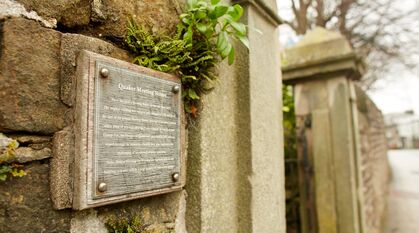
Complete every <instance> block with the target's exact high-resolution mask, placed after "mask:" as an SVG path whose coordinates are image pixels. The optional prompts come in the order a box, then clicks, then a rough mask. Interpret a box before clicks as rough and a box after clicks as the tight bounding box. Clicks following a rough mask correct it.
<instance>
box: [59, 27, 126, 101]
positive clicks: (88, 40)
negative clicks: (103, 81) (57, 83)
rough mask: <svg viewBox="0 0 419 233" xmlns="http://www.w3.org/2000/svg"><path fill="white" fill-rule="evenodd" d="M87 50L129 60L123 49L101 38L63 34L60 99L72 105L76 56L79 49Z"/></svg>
mask: <svg viewBox="0 0 419 233" xmlns="http://www.w3.org/2000/svg"><path fill="white" fill-rule="evenodd" d="M83 49H85V50H89V51H92V52H95V53H99V54H103V55H106V56H110V57H113V58H117V59H121V60H125V61H131V60H132V58H131V57H130V55H129V54H128V52H126V51H125V50H122V49H119V48H117V47H115V46H113V45H112V44H110V43H108V42H105V41H103V40H100V39H97V38H93V37H88V36H83V35H79V34H70V33H67V34H63V35H62V40H61V51H60V54H61V64H62V68H61V93H60V95H61V100H62V101H63V102H64V103H65V104H67V105H68V106H73V104H74V100H75V72H76V57H77V55H78V53H79V52H80V51H81V50H83Z"/></svg>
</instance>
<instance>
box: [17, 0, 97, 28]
mask: <svg viewBox="0 0 419 233" xmlns="http://www.w3.org/2000/svg"><path fill="white" fill-rule="evenodd" d="M17 1H18V2H20V3H21V4H23V5H24V6H25V8H26V9H27V10H29V11H35V12H37V13H38V14H39V15H41V16H42V17H46V18H54V19H56V21H58V23H60V24H62V25H64V26H65V27H75V26H83V25H87V24H89V22H90V1H89V0H43V1H37V0H17Z"/></svg>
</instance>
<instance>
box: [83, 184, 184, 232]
mask: <svg viewBox="0 0 419 233" xmlns="http://www.w3.org/2000/svg"><path fill="white" fill-rule="evenodd" d="M185 195H186V193H185V192H184V191H181V192H174V193H169V194H164V195H160V196H154V197H149V198H144V199H139V200H134V201H129V202H123V203H120V204H114V205H109V206H105V207H100V208H97V209H96V210H97V216H98V218H99V219H100V220H101V222H107V221H108V220H109V219H115V218H117V219H118V218H121V217H129V218H132V217H140V219H141V223H142V227H143V229H144V230H149V231H151V232H156V233H172V232H174V230H175V225H176V218H177V216H178V213H179V212H178V210H179V208H180V205H182V202H183V200H184V199H185ZM90 227H98V225H97V224H96V225H91V226H89V227H88V228H87V229H89V228H90ZM153 230H154V231H153ZM82 232H84V231H82ZM80 233H81V232H80ZM177 233H178V232H177ZM179 233H182V232H179Z"/></svg>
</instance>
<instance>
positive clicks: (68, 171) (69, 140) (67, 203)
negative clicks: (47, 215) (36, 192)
mask: <svg viewBox="0 0 419 233" xmlns="http://www.w3.org/2000/svg"><path fill="white" fill-rule="evenodd" d="M53 153H54V157H53V158H52V159H51V163H50V166H51V168H50V180H51V184H50V190H51V199H52V202H53V205H54V208H55V209H65V208H71V207H72V201H73V166H74V165H73V162H74V135H73V132H72V130H71V128H69V127H67V128H65V129H64V130H62V131H59V132H57V133H55V134H54V138H53Z"/></svg>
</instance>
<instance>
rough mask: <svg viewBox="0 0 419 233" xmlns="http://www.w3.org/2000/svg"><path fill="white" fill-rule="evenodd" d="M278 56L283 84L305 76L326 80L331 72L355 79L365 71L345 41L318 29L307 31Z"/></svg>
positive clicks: (296, 80)
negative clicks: (299, 39)
mask: <svg viewBox="0 0 419 233" xmlns="http://www.w3.org/2000/svg"><path fill="white" fill-rule="evenodd" d="M282 55H283V57H282V58H283V59H282V71H283V79H284V82H285V83H287V84H294V83H296V82H299V81H300V80H301V79H302V78H307V77H311V78H318V77H328V76H327V75H328V74H331V73H333V72H340V73H343V74H344V75H347V76H349V78H352V79H359V78H360V77H361V76H362V74H363V73H364V72H365V64H364V62H363V60H362V59H359V58H357V57H356V55H355V53H354V51H353V50H352V48H351V46H350V44H349V42H348V41H347V40H346V38H345V37H344V36H343V35H341V34H340V33H338V32H333V31H328V30H326V29H324V28H321V27H317V28H315V29H313V30H312V31H309V32H308V33H307V34H306V35H305V36H304V38H303V39H302V40H301V41H299V42H298V43H297V44H295V45H294V46H292V47H290V48H287V49H286V50H285V52H284V53H283V54H282Z"/></svg>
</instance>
